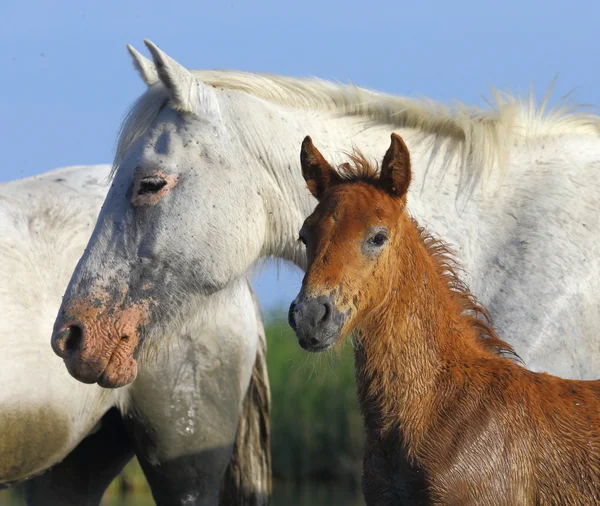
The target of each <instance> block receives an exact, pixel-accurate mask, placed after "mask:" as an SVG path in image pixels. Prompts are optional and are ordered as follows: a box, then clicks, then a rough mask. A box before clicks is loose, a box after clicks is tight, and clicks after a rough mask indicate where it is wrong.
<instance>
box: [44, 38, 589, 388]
mask: <svg viewBox="0 0 600 506" xmlns="http://www.w3.org/2000/svg"><path fill="white" fill-rule="evenodd" d="M146 45H147V46H148V49H149V50H150V52H151V53H152V57H153V62H151V61H149V60H146V59H145V58H143V57H142V56H141V55H139V54H138V53H137V52H135V51H134V50H132V49H130V51H131V52H132V54H133V56H134V58H135V62H136V66H137V68H138V70H139V72H140V73H141V75H142V77H143V79H144V80H145V82H146V83H147V84H148V90H147V91H146V92H145V93H144V94H143V95H142V96H141V98H140V99H139V100H138V102H137V103H136V104H135V106H134V107H133V109H132V110H131V112H130V114H129V117H128V119H127V120H126V122H125V124H124V126H123V130H122V133H121V136H120V140H119V145H118V150H117V156H116V158H115V162H114V166H115V174H114V180H113V185H112V187H111V189H110V191H109V193H108V195H107V198H106V201H105V203H104V206H103V209H102V211H101V213H100V216H99V218H98V222H97V224H96V227H95V229H94V232H93V234H92V237H91V239H90V242H89V244H88V247H87V249H86V251H85V253H84V255H83V257H82V259H81V261H80V263H79V264H78V266H77V268H76V269H75V271H74V273H73V276H72V278H71V282H70V284H69V287H68V289H67V291H66V294H65V297H64V300H63V304H62V306H61V310H60V313H59V315H58V317H57V320H56V323H55V332H54V334H53V338H52V342H53V346H54V349H55V351H56V352H57V353H58V354H59V355H60V356H61V357H63V358H64V360H65V363H66V365H67V367H68V369H69V371H70V372H71V374H73V375H74V376H75V377H76V378H79V379H80V380H82V381H85V382H99V383H101V384H103V385H105V386H120V385H125V384H127V383H128V382H131V381H132V380H133V379H134V378H135V376H136V373H137V353H138V350H139V349H140V345H141V343H142V342H144V341H145V342H147V343H151V344H155V345H159V346H160V345H161V344H162V343H161V337H162V336H163V335H164V333H165V330H167V329H169V328H170V327H172V326H173V325H174V324H175V323H176V322H178V321H180V320H181V319H185V318H186V317H187V315H188V313H189V311H190V310H192V309H193V307H194V304H195V301H196V300H197V298H198V297H202V296H203V295H205V294H210V293H215V292H218V291H219V290H223V289H226V288H227V287H228V286H229V285H230V284H231V283H235V282H236V280H237V279H238V278H239V277H240V276H243V275H244V273H245V272H246V270H247V269H248V267H249V266H250V265H252V263H253V262H255V261H256V260H257V259H258V258H260V257H268V256H275V257H279V258H283V259H287V260H289V261H292V262H294V263H296V264H297V265H299V266H300V267H303V266H304V264H305V258H304V253H303V249H302V248H301V246H300V245H299V243H298V241H297V237H298V236H297V233H298V230H299V228H300V226H301V224H302V221H303V220H304V218H305V217H306V216H307V215H308V214H309V213H310V212H311V210H312V208H313V206H314V202H313V201H312V199H311V198H310V195H309V193H308V192H307V191H306V189H305V184H304V182H303V181H302V178H301V177H300V170H299V168H298V163H299V160H298V147H299V146H300V143H301V141H302V139H303V138H304V136H305V135H307V134H310V135H312V136H314V137H315V138H318V139H319V141H320V145H322V146H323V151H324V155H325V156H327V157H328V159H333V160H340V159H341V158H340V156H341V151H343V150H349V149H350V148H351V147H352V144H353V143H356V145H358V146H360V147H361V149H362V150H363V152H364V153H365V154H366V155H368V156H371V157H373V158H377V157H378V156H379V154H380V153H381V152H382V151H384V150H385V148H386V146H387V143H388V142H389V135H390V132H392V131H396V132H399V133H400V134H401V135H402V137H403V138H404V139H405V140H406V141H407V143H408V145H409V147H410V149H411V153H412V154H413V159H414V162H413V167H414V174H415V178H416V181H415V183H416V184H414V186H413V190H412V193H411V196H410V199H409V201H410V202H411V208H412V211H413V213H414V214H415V215H417V217H418V219H419V221H420V222H421V223H423V224H427V225H429V226H431V228H432V229H434V230H436V231H439V232H440V233H441V235H442V236H443V237H444V239H445V240H447V241H449V242H451V243H453V244H456V245H458V246H459V256H460V260H461V262H462V263H463V265H465V266H466V267H467V269H468V271H469V273H470V276H469V281H470V284H471V285H472V288H473V291H474V292H475V293H478V294H480V298H481V299H482V302H483V303H484V305H486V306H487V307H488V308H489V309H490V310H491V313H492V315H493V316H494V317H495V320H496V327H497V328H499V329H500V330H501V331H502V332H503V333H506V335H507V336H511V337H512V336H514V337H515V339H516V341H514V342H512V343H511V344H513V345H514V346H515V347H516V349H517V350H518V352H519V353H520V355H521V357H522V358H523V359H524V360H525V362H526V363H527V364H528V366H529V367H531V368H532V369H534V370H547V371H549V372H552V373H554V374H557V375H561V376H565V377H572V378H589V377H593V376H597V372H598V365H599V358H600V350H599V340H598V338H597V337H596V335H597V334H596V329H597V328H598V324H600V313H599V312H598V310H597V309H598V299H597V297H596V294H597V293H598V290H599V288H600V282H599V281H598V271H599V267H600V265H599V262H600V255H599V253H600V241H599V240H598V239H600V225H598V219H597V217H598V211H599V207H600V199H599V198H598V197H599V196H600V193H599V189H600V183H599V182H598V179H597V177H596V173H597V171H598V169H599V166H600V163H599V162H598V161H597V160H599V159H600V142H599V124H600V120H599V118H598V117H597V116H593V115H590V114H586V113H584V112H573V111H569V110H567V109H568V108H562V109H560V108H559V109H554V110H550V111H545V110H544V108H543V107H542V108H541V109H536V108H535V107H534V104H533V99H530V100H527V101H524V102H521V101H519V100H517V99H515V98H512V97H510V96H506V95H500V94H498V95H497V96H496V106H495V108H492V109H491V110H489V111H484V110H480V109H475V108H467V107H466V106H457V107H456V108H455V109H449V108H447V107H445V106H443V105H440V104H435V103H433V102H427V101H418V100H414V99H407V98H401V97H394V96H390V95H384V94H380V93H376V92H372V91H367V90H362V89H359V88H356V87H351V86H341V85H335V84H331V83H327V82H323V81H318V80H302V79H292V78H286V77H279V76H266V75H257V74H249V73H241V72H226V71H219V72H191V71H189V70H187V69H185V68H184V67H183V66H181V65H180V64H178V63H177V62H176V61H175V60H173V59H172V58H170V57H169V56H167V55H166V54H165V53H164V52H162V51H161V50H160V49H158V48H157V47H156V46H155V45H154V44H152V43H150V42H146ZM426 175H427V180H428V181H431V180H432V179H435V178H437V181H438V184H427V185H425V184H424V183H423V181H424V178H425V177H426ZM480 183H481V184H480ZM483 183H485V184H483ZM452 207H454V208H455V209H456V212H457V213H459V212H460V213H462V218H461V220H457V219H456V217H455V216H453V215H452V214H442V213H439V212H437V211H436V209H445V210H446V209H450V208H452ZM539 251H544V252H545V253H544V255H540V254H539ZM484 273H485V279H484Z"/></svg>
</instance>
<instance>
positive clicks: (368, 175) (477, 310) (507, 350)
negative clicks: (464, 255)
mask: <svg viewBox="0 0 600 506" xmlns="http://www.w3.org/2000/svg"><path fill="white" fill-rule="evenodd" d="M346 155H347V156H348V158H349V159H350V162H346V163H343V164H341V165H340V166H338V169H337V172H338V174H339V175H340V176H341V177H342V179H343V180H344V182H347V183H356V182H364V183H367V184H371V185H377V181H378V180H379V168H378V164H377V163H371V162H370V161H369V160H368V158H367V157H366V156H365V155H364V154H363V153H361V152H360V151H359V150H358V149H355V150H354V151H353V152H352V153H346ZM411 221H412V223H413V225H414V226H415V228H416V229H417V233H418V235H419V239H420V240H421V241H422V243H423V245H424V246H425V249H426V251H427V253H428V254H429V255H430V256H431V257H432V258H433V259H434V261H435V264H436V266H437V268H438V272H439V273H440V275H441V276H443V277H444V278H445V279H446V283H447V286H448V288H449V289H450V292H451V293H452V297H453V299H454V301H455V302H456V303H457V304H458V306H459V307H460V309H461V315H462V316H463V317H464V318H465V319H466V321H467V323H468V325H469V326H470V327H471V328H472V329H473V330H474V331H475V335H476V336H477V341H478V342H479V343H481V344H482V345H483V346H484V347H485V348H486V349H488V350H490V351H491V352H493V353H494V354H496V355H499V356H503V357H506V358H509V359H511V360H514V361H515V362H520V363H521V362H522V360H521V358H520V357H519V356H518V355H517V353H516V352H515V350H514V349H513V347H512V346H511V345H510V344H508V343H507V342H505V341H503V340H502V339H500V337H499V336H498V334H496V331H495V330H494V328H493V326H492V318H491V316H490V314H489V313H488V311H487V309H485V308H484V307H483V306H482V305H481V303H480V302H479V301H478V300H477V298H476V297H475V295H473V294H472V293H471V292H470V290H469V287H468V286H467V285H466V283H465V282H464V281H462V280H461V279H460V277H459V276H458V272H459V271H463V272H464V269H462V267H461V266H460V264H459V263H458V261H457V260H456V257H455V254H454V252H453V251H452V249H451V248H450V246H449V245H448V244H447V243H446V242H444V241H443V240H442V239H440V238H438V237H435V236H434V235H433V234H431V233H430V232H429V231H427V229H426V228H425V227H422V226H421V225H419V223H418V222H417V221H416V220H415V219H414V218H412V217H411Z"/></svg>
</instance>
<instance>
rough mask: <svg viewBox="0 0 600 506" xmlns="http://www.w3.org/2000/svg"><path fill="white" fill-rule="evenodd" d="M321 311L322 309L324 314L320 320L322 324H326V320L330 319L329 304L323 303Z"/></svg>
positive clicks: (327, 302)
mask: <svg viewBox="0 0 600 506" xmlns="http://www.w3.org/2000/svg"><path fill="white" fill-rule="evenodd" d="M323 309H324V313H323V316H322V318H321V321H322V322H326V321H327V320H329V319H330V318H331V303H330V302H329V301H327V300H326V301H324V302H323Z"/></svg>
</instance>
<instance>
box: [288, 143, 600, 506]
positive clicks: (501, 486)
mask: <svg viewBox="0 0 600 506" xmlns="http://www.w3.org/2000/svg"><path fill="white" fill-rule="evenodd" d="M301 162H302V173H303V176H304V179H305V180H306V182H307V184H308V189H309V190H310V192H311V193H312V194H313V195H314V196H315V197H316V198H317V199H318V200H319V204H318V206H317V208H316V209H315V211H314V213H313V214H312V215H311V216H309V217H308V218H307V220H306V221H305V223H304V226H303V227H302V230H301V231H300V240H301V241H302V242H303V243H304V244H306V249H307V256H308V270H307V272H306V276H305V278H304V281H303V284H302V289H301V292H300V294H299V295H298V297H297V298H296V300H295V301H294V302H293V303H292V305H291V306H290V314H289V318H290V323H291V325H292V327H293V328H294V329H295V331H296V335H297V337H298V340H299V343H300V345H301V346H302V347H303V348H305V349H307V350H309V351H321V350H324V349H327V348H330V347H331V346H333V345H334V344H336V343H337V342H340V341H341V340H342V338H343V337H344V336H346V335H348V334H351V333H353V334H354V335H355V363H356V380H357V386H358V397H359V402H360V405H361V408H362V412H363V415H364V421H365V425H366V431H367V444H366V452H365V459H364V472H363V491H364V495H365V498H366V501H367V504H368V505H369V506H373V505H390V506H391V505H398V504H411V505H414V504H419V505H421V504H424V505H425V504H438V505H442V504H443V505H456V506H459V505H460V506H469V505H472V506H476V505H477V506H484V505H489V506H492V505H494V506H499V505H506V506H518V505H523V506H525V505H533V504H537V505H559V504H560V505H597V504H600V381H576V380H566V379H561V378H558V377H555V376H551V375H548V374H545V373H535V372H531V371H528V370H527V369H526V368H525V367H523V366H522V365H521V364H520V363H519V360H518V359H517V357H516V356H515V355H514V352H513V350H512V348H511V347H510V346H509V345H508V344H506V343H505V342H503V341H502V340H501V339H500V338H499V337H498V336H497V335H496V333H495V331H494V330H493V328H492V327H491V324H490V321H489V318H488V316H487V313H486V311H485V309H484V308H483V307H482V306H480V305H479V304H478V302H477V301H476V300H475V298H474V296H473V295H472V294H471V293H469V292H468V290H467V288H466V286H465V285H464V284H463V283H462V282H461V281H460V280H459V278H458V277H457V275H456V273H455V267H456V266H455V264H454V263H453V260H452V258H451V256H450V254H449V251H448V248H447V246H446V245H445V244H444V243H442V242H441V241H439V240H437V239H434V238H433V237H432V236H431V235H429V234H428V233H427V232H425V230H424V229H422V228H420V227H419V226H418V225H417V223H416V222H415V221H414V220H413V219H411V217H410V216H409V214H408V212H407V210H406V193H407V190H408V187H409V184H410V179H411V166H410V157H409V152H408V149H407V148H406V145H405V144H404V141H403V140H402V139H401V138H400V137H399V136H398V135H395V134H392V143H391V146H390V148H389V149H388V151H387V153H386V154H385V157H384V159H383V163H382V167H381V171H380V172H379V173H378V172H377V170H376V169H375V168H373V167H372V166H371V165H370V164H369V162H368V161H367V160H366V159H365V158H364V157H363V156H362V155H361V154H360V153H357V152H355V154H354V155H352V163H351V164H344V165H342V166H341V167H340V169H339V171H335V170H334V169H333V168H332V166H331V165H329V163H328V162H327V161H326V160H325V159H324V157H323V156H322V155H321V153H319V151H318V150H317V149H316V148H315V147H314V146H313V144H312V141H311V140H310V138H309V137H307V138H306V139H305V140H304V143H303V145H302V154H301Z"/></svg>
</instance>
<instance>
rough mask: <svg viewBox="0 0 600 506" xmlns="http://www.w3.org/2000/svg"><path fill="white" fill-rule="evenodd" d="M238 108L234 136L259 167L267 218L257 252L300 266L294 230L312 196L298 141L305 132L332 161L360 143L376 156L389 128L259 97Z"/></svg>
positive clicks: (313, 202) (339, 159)
mask: <svg viewBox="0 0 600 506" xmlns="http://www.w3.org/2000/svg"><path fill="white" fill-rule="evenodd" d="M246 100H247V99H246ZM238 107H244V109H245V110H246V109H247V111H246V113H245V115H244V118H245V121H244V123H243V125H242V126H241V128H240V130H239V134H240V136H242V138H243V145H244V148H245V153H248V154H250V155H251V156H252V157H253V158H254V162H255V163H256V164H257V165H258V167H257V169H259V170H258V171H257V173H260V175H261V177H262V184H261V198H262V199H263V202H264V205H265V208H266V211H267V216H268V220H269V223H268V227H267V229H268V230H267V238H266V240H265V244H264V247H263V251H262V252H261V255H262V256H265V257H277V258H283V259H285V260H289V261H291V262H293V263H295V264H296V265H298V266H299V267H300V268H302V269H305V268H306V254H305V251H304V248H303V247H302V245H301V244H299V242H298V240H297V239H298V231H299V230H300V228H301V227H302V223H303V222H304V220H305V219H306V217H307V216H308V215H309V214H310V213H311V212H312V211H313V209H314V207H315V205H316V200H315V199H314V198H313V197H312V196H311V195H310V193H309V192H308V190H307V188H306V183H305V182H304V180H303V179H302V174H301V170H300V145H301V144H302V140H303V139H304V137H305V136H306V135H310V136H311V137H312V138H313V139H314V140H315V142H316V143H318V146H319V150H320V151H321V152H322V153H323V154H324V156H325V157H326V158H327V159H328V160H329V161H330V162H332V163H333V164H334V165H336V164H337V163H342V162H343V161H345V159H346V156H345V152H348V151H351V150H352V148H353V146H360V148H361V151H362V152H363V153H364V154H365V155H366V156H368V157H371V158H373V159H376V160H378V159H379V158H381V153H384V152H385V149H387V144H388V143H389V134H390V132H391V131H393V130H394V128H393V127H392V126H390V125H381V126H373V125H372V124H369V128H368V129H367V128H366V123H365V122H366V120H365V119H363V118H357V117H353V116H340V115H332V114H329V113H324V112H316V111H299V110H290V109H285V108H283V107H280V106H277V105H274V104H271V103H266V102H262V101H261V102H256V101H253V102H247V101H246V102H244V104H243V106H238ZM238 116H239V114H238ZM265 119H268V120H267V121H265ZM232 124H235V122H232ZM396 130H398V129H396Z"/></svg>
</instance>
